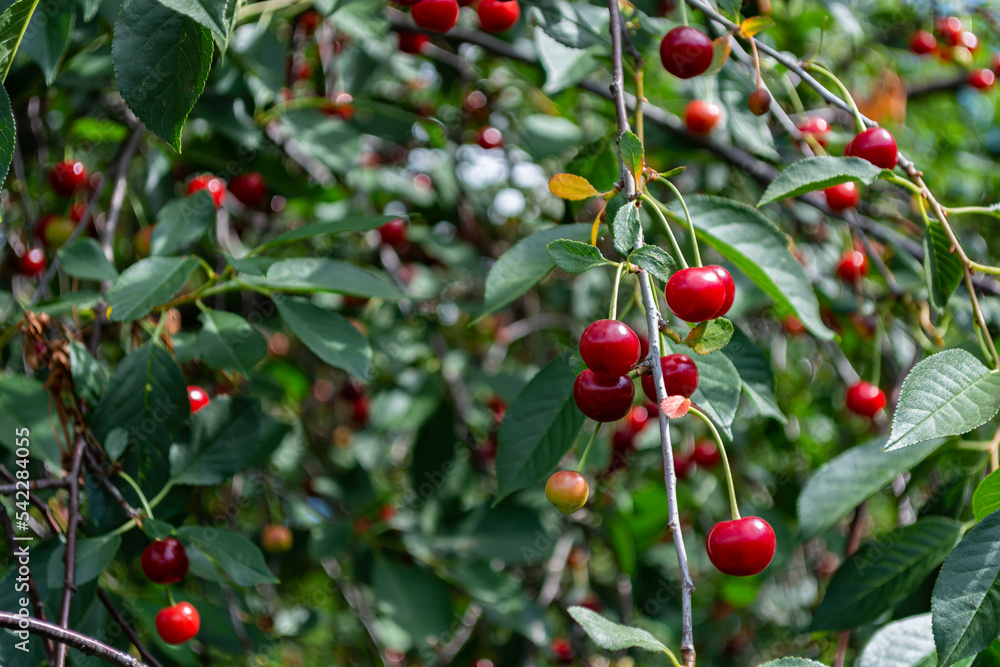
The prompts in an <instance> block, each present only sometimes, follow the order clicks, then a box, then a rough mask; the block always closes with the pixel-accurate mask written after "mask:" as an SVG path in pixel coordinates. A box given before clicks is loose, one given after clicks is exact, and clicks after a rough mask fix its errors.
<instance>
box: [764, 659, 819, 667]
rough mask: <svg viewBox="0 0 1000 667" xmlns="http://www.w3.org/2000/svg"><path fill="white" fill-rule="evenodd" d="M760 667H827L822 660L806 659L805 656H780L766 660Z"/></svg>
mask: <svg viewBox="0 0 1000 667" xmlns="http://www.w3.org/2000/svg"><path fill="white" fill-rule="evenodd" d="M760 667H826V665H824V664H823V663H821V662H816V661H815V660H806V659H805V658H778V659H777V660H772V661H771V662H766V663H764V664H763V665H761V666H760Z"/></svg>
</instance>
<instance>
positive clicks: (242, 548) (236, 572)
mask: <svg viewBox="0 0 1000 667" xmlns="http://www.w3.org/2000/svg"><path fill="white" fill-rule="evenodd" d="M203 409H207V408H203ZM174 532H175V534H176V535H177V537H179V538H181V539H182V540H185V541H189V542H191V544H193V545H194V546H195V548H197V549H198V550H199V551H201V552H202V553H203V554H205V555H206V556H208V557H209V558H211V559H212V560H213V561H215V564H216V565H217V566H218V567H219V569H221V570H222V571H223V572H224V573H225V574H226V576H227V577H229V578H230V579H232V581H233V582H234V583H235V584H236V585H237V586H243V587H249V586H257V585H260V584H276V583H278V579H277V578H275V576H274V575H273V574H271V571H270V570H268V569H267V563H265V562H264V554H262V553H261V552H260V549H258V548H257V546H256V545H255V544H254V543H253V542H251V541H250V540H248V539H247V538H245V537H243V536H242V535H237V534H235V533H230V532H228V531H224V530H217V529H215V528H210V527H208V526H181V527H180V528H178V529H177V530H176V531H174Z"/></svg>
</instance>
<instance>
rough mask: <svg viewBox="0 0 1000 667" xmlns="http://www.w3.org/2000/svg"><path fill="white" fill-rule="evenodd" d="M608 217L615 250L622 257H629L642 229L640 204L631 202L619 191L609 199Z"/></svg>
mask: <svg viewBox="0 0 1000 667" xmlns="http://www.w3.org/2000/svg"><path fill="white" fill-rule="evenodd" d="M607 219H608V223H609V224H608V226H609V227H610V228H611V239H612V241H614V246H615V250H617V251H618V254H619V255H621V256H622V257H628V255H629V253H631V252H632V248H633V247H635V242H636V241H637V240H638V239H639V231H640V230H641V226H640V224H641V223H640V222H639V206H638V205H637V203H636V202H629V201H628V200H627V199H626V198H625V195H624V194H623V193H621V192H619V193H618V194H616V195H615V196H614V197H612V198H611V199H610V200H609V201H608V208H607Z"/></svg>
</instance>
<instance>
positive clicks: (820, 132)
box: [798, 116, 830, 147]
mask: <svg viewBox="0 0 1000 667" xmlns="http://www.w3.org/2000/svg"><path fill="white" fill-rule="evenodd" d="M798 130H799V132H801V133H802V134H804V135H805V134H811V135H812V136H813V139H815V140H816V143H818V144H819V145H820V146H824V147H825V146H826V142H827V136H828V135H829V134H830V124H829V123H828V122H826V121H825V120H823V119H822V118H820V117H819V116H810V117H809V118H807V119H806V120H804V121H802V122H801V123H799V127H798Z"/></svg>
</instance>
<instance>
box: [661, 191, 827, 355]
mask: <svg viewBox="0 0 1000 667" xmlns="http://www.w3.org/2000/svg"><path fill="white" fill-rule="evenodd" d="M687 204H688V209H689V210H690V212H691V216H692V217H693V219H694V224H695V229H696V232H697V234H698V238H699V239H700V240H702V241H704V242H705V243H707V244H709V245H710V246H712V247H713V248H715V249H716V250H717V251H719V253H720V254H721V255H722V256H723V257H725V258H726V259H727V260H729V261H730V262H732V263H733V264H735V265H736V266H737V267H738V268H739V269H740V270H741V271H743V272H744V273H746V274H747V276H748V277H749V278H750V279H751V280H752V281H753V282H754V283H755V284H756V285H757V286H758V287H760V288H761V289H762V290H763V291H764V292H765V293H766V294H767V295H768V296H770V297H771V298H772V299H774V300H775V301H776V302H778V303H779V304H781V305H782V306H784V307H785V309H787V310H790V311H792V312H794V313H795V315H796V316H797V317H798V318H799V320H801V321H802V324H804V325H805V327H806V328H807V329H808V330H809V332H810V333H812V335H813V336H815V337H816V338H819V339H820V340H830V339H832V338H833V332H832V331H830V330H829V329H827V328H826V325H824V324H823V320H822V319H821V318H820V315H819V303H818V302H817V300H816V294H815V293H814V292H813V289H812V285H811V284H810V283H809V277H808V276H807V275H806V273H805V270H804V269H803V268H802V265H801V264H799V262H798V260H797V259H795V256H794V255H792V253H791V251H790V250H789V249H788V238H787V237H786V236H785V234H784V232H782V231H781V230H780V229H778V227H777V226H776V225H775V224H774V223H773V222H771V221H770V220H768V219H767V218H765V217H764V216H763V215H761V213H760V211H757V210H756V209H754V208H752V207H750V206H746V205H744V204H740V203H739V202H735V201H732V200H729V199H723V198H721V197H710V196H707V195H695V196H693V197H690V198H689V199H688V200H687ZM670 209H671V210H672V211H673V212H674V214H675V215H680V213H681V211H680V205H679V204H678V203H677V202H674V203H673V204H671V205H670Z"/></svg>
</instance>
